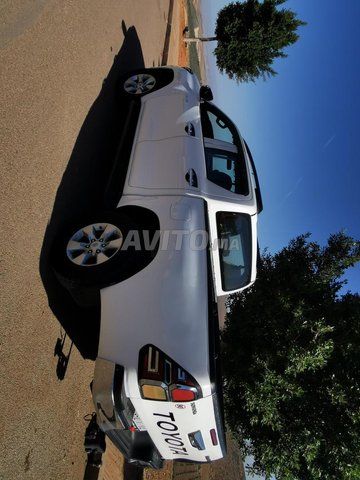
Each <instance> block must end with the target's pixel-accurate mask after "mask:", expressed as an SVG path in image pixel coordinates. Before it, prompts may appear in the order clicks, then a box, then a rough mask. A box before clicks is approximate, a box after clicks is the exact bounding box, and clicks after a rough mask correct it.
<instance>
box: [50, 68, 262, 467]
mask: <svg viewBox="0 0 360 480" xmlns="http://www.w3.org/2000/svg"><path fill="white" fill-rule="evenodd" d="M118 94H119V96H120V99H121V102H122V103H123V104H124V105H125V104H126V106H127V112H128V114H127V119H126V121H125V122H124V125H123V128H122V131H121V132H119V145H118V149H117V153H116V155H115V158H114V161H113V166H112V171H111V173H110V175H109V179H108V184H107V188H106V192H105V200H104V205H103V206H102V205H101V207H100V205H98V207H100V208H98V210H99V211H97V212H96V214H95V213H94V215H93V216H92V217H90V218H89V219H79V222H78V225H73V226H70V227H69V228H67V229H64V232H63V235H60V238H58V239H57V241H56V242H55V245H54V247H53V255H52V262H53V267H54V269H55V271H56V273H57V275H58V277H59V278H60V279H61V281H62V282H63V283H64V284H65V285H67V286H72V287H73V286H78V287H81V288H83V289H87V288H88V289H94V288H95V289H98V290H99V291H100V297H101V327H100V342H99V350H98V358H97V360H96V366H95V375H94V382H93V398H94V403H95V408H96V413H97V420H98V423H99V425H100V427H101V428H102V430H103V431H104V432H105V433H106V434H107V435H108V436H109V437H110V438H111V440H112V441H113V442H114V443H115V445H117V447H118V448H119V449H120V450H121V451H122V453H123V454H124V455H125V457H126V458H127V460H128V461H130V462H136V463H138V464H140V465H144V466H152V467H153V468H160V467H161V465H162V462H163V459H179V460H181V461H191V462H210V461H213V460H216V459H219V458H222V457H223V456H224V455H225V453H226V445H225V436H224V421H223V409H222V399H221V385H222V381H221V374H220V371H219V351H218V336H219V335H218V318H217V299H218V297H219V296H224V295H227V294H230V293H234V292H239V291H241V290H243V289H245V288H247V287H249V286H250V285H251V284H252V283H253V282H254V280H255V276H256V259H257V216H258V213H259V212H260V211H261V210H262V202H261V194H260V189H259V184H258V179H257V174H256V170H255V166H254V163H253V160H252V157H251V153H250V150H249V148H248V146H247V145H246V143H245V141H244V140H243V138H242V137H241V135H240V133H239V132H238V131H237V129H236V127H235V125H234V124H233V122H232V121H231V120H230V119H229V118H228V117H227V116H226V115H225V114H224V113H223V112H221V111H220V110H219V109H218V108H217V107H216V106H215V105H214V104H213V103H212V102H211V100H212V93H211V90H210V89H209V88H208V87H206V86H203V87H201V86H200V84H199V82H198V79H197V78H196V76H195V75H194V74H193V73H192V72H191V70H190V69H185V68H180V67H164V68H153V69H143V70H138V71H135V72H130V73H129V74H128V75H127V76H125V77H124V78H122V79H121V81H120V82H119V84H118Z"/></svg>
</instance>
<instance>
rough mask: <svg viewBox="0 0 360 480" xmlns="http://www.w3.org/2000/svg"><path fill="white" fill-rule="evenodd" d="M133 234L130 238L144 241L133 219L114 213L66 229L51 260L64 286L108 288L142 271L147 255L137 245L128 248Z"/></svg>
mask: <svg viewBox="0 0 360 480" xmlns="http://www.w3.org/2000/svg"><path fill="white" fill-rule="evenodd" d="M129 233H130V234H131V237H129V238H132V239H135V240H137V239H138V238H141V235H140V232H139V230H138V228H137V227H136V225H135V224H134V223H133V222H132V221H131V220H130V219H129V218H127V217H126V216H125V215H119V214H118V215H117V214H113V213H103V214H99V215H98V216H96V217H95V218H92V219H90V220H83V221H82V222H79V223H78V224H75V225H72V226H69V227H68V228H65V229H64V231H63V232H62V233H60V234H59V235H58V237H57V238H56V240H55V242H54V244H53V246H52V249H51V257H50V258H51V264H52V267H53V269H54V271H55V273H56V275H57V277H58V279H59V280H60V282H61V284H62V285H63V286H65V287H66V288H68V289H69V290H73V289H77V288H84V287H85V288H86V287H96V288H105V287H108V286H110V285H113V284H114V283H118V282H120V281H122V280H125V279H126V278H129V277H130V276H132V275H134V274H135V273H136V272H137V271H140V270H141V268H142V265H144V264H145V261H144V260H145V254H144V252H143V251H141V245H137V244H136V241H135V242H134V241H133V242H130V244H131V245H130V246H129V247H128V248H126V246H127V242H126V241H125V239H126V238H127V235H128V234H129ZM124 248H125V249H124Z"/></svg>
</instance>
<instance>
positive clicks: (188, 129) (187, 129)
mask: <svg viewBox="0 0 360 480" xmlns="http://www.w3.org/2000/svg"><path fill="white" fill-rule="evenodd" d="M185 132H186V133H187V134H188V135H190V137H195V127H194V125H193V124H192V123H191V122H189V123H187V124H186V127H185Z"/></svg>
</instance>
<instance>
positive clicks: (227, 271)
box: [216, 212, 252, 291]
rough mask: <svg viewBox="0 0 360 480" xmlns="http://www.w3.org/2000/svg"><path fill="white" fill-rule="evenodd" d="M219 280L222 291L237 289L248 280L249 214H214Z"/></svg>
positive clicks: (250, 258) (249, 248)
mask: <svg viewBox="0 0 360 480" xmlns="http://www.w3.org/2000/svg"><path fill="white" fill-rule="evenodd" d="M216 221H217V229H218V241H219V255H220V268H221V281H222V288H223V290H224V291H230V290H237V289H239V288H242V287H245V286H246V285H248V284H249V282H250V277H251V263H252V244H251V220H250V215H246V214H243V213H233V212H218V213H217V214H216Z"/></svg>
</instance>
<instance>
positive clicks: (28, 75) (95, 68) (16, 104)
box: [0, 0, 169, 480]
mask: <svg viewBox="0 0 360 480" xmlns="http://www.w3.org/2000/svg"><path fill="white" fill-rule="evenodd" d="M168 10H169V0H151V1H149V0H146V1H145V0H105V1H103V2H100V1H97V0H3V1H2V2H1V7H0V13H1V18H2V24H1V30H0V48H1V49H0V64H1V73H0V75H1V76H0V79H1V80H0V81H1V83H0V86H1V89H0V95H1V104H2V106H3V113H2V115H1V116H0V127H1V128H0V130H1V138H0V147H1V177H0V182H1V183H0V187H1V188H0V205H1V217H0V218H1V230H2V232H3V234H4V237H2V241H1V249H0V282H1V284H0V287H1V288H0V325H1V338H0V378H1V388H0V405H1V413H0V432H1V440H0V449H1V456H0V479H1V480H10V479H11V480H17V479H29V480H30V479H34V480H35V479H36V480H43V479H51V480H56V479H59V480H60V479H62V480H67V479H69V480H77V479H82V478H83V475H84V466H85V454H84V451H83V445H82V443H83V435H84V431H85V427H86V422H85V421H84V419H83V417H84V415H86V414H87V413H90V412H92V410H93V407H92V402H91V397H90V391H89V383H90V381H91V379H92V373H93V362H92V361H91V360H90V359H91V358H93V356H94V355H95V354H96V334H97V331H98V323H97V321H96V320H97V319H96V312H95V314H92V315H90V314H89V315H88V314H86V313H85V314H84V312H83V311H80V310H79V309H77V308H76V306H74V305H73V303H72V300H71V298H69V296H68V295H67V293H66V292H64V291H62V290H61V289H59V288H58V285H57V283H56V279H55V278H54V276H53V274H52V272H51V270H50V269H49V268H48V264H47V259H48V247H49V244H50V243H51V240H52V238H53V237H54V235H56V232H57V228H58V227H59V225H60V222H61V220H62V219H63V218H64V216H71V215H73V214H74V212H76V209H80V208H84V207H87V208H90V209H91V208H92V207H93V208H95V206H96V201H97V197H96V187H94V190H93V191H90V192H89V191H88V190H87V189H86V188H85V187H84V188H83V184H85V183H86V180H87V179H88V177H89V176H94V175H95V178H96V174H97V167H98V165H99V163H98V162H101V155H100V154H101V152H102V151H103V150H102V149H101V145H99V143H100V144H101V141H104V142H106V139H107V131H106V119H107V116H106V112H107V108H108V107H109V108H111V105H110V97H109V95H108V92H109V90H108V89H107V88H108V87H106V85H110V86H111V81H113V79H114V76H116V75H117V74H119V73H120V72H121V71H122V70H124V69H127V68H130V67H131V66H134V64H137V63H138V62H144V63H145V65H146V66H153V65H159V64H160V63H161V62H162V57H163V47H164V39H165V32H166V28H167V17H168ZM132 26H134V27H135V28H131V27H132ZM126 31H127V35H126V40H125V42H124V34H125V32H126ZM122 46H123V48H122V49H121V47H122ZM115 55H117V56H116V60H115V62H114V58H115ZM113 62H114V63H113ZM106 77H108V81H107V82H105V87H103V80H104V79H105V78H106ZM104 122H105V123H104ZM96 135H99V137H97V136H96ZM97 138H99V139H100V140H97ZM103 147H104V146H103ZM104 148H106V147H104ZM64 172H65V175H64V176H63V174H64ZM82 181H83V182H82ZM59 185H60V189H59V191H58V193H57V189H58V186H59ZM75 187H76V188H75ZM74 188H75V194H74V192H73V190H72V189H74ZM56 193H57V195H56ZM55 199H56V200H55ZM54 201H55V204H54ZM50 217H51V222H50V224H49V226H48V227H47V224H48V221H49V219H50ZM44 238H45V240H44ZM40 260H41V261H40ZM39 263H40V269H39ZM49 304H50V307H49ZM54 313H55V314H56V316H55V315H54ZM59 320H60V321H59ZM64 326H65V327H66V328H67V330H68V331H70V332H71V337H72V339H73V340H74V344H72V342H71V339H70V337H69V336H65V334H64V329H63V327H64ZM84 357H85V358H87V359H85V358H84Z"/></svg>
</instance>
